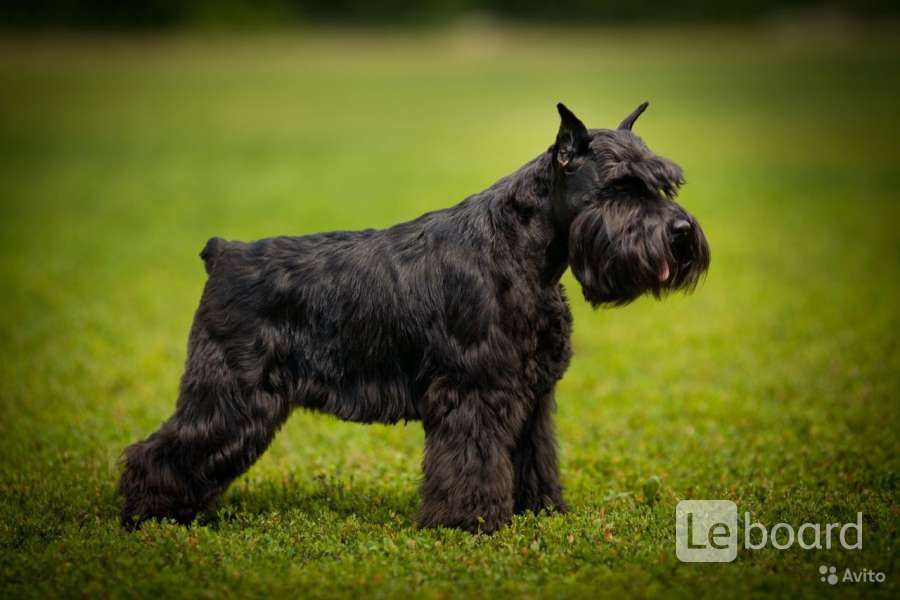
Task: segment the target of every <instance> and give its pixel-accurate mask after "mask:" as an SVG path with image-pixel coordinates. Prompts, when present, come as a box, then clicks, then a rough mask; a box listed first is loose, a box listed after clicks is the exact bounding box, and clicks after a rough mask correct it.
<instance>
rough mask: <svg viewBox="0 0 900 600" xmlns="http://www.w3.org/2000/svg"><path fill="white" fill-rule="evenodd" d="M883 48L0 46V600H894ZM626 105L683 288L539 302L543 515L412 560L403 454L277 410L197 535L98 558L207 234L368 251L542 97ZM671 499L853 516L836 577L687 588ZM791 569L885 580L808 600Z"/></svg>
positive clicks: (539, 121) (731, 33) (313, 39)
mask: <svg viewBox="0 0 900 600" xmlns="http://www.w3.org/2000/svg"><path fill="white" fill-rule="evenodd" d="M894 33H895V32H894V31H891V30H890V29H889V28H885V27H882V28H873V27H867V28H837V29H826V30H824V31H823V30H818V29H812V30H809V29H804V28H790V27H786V26H778V27H763V26H760V27H752V28H751V27H746V28H734V27H731V28H726V27H719V28H715V27H705V28H684V29H680V30H674V29H665V28H644V29H627V30H615V31H613V30H574V31H562V30H556V31H554V30H516V31H510V30H489V29H487V30H486V29H478V28H474V29H468V30H449V31H435V32H428V33H412V32H394V33H390V32H365V31H356V32H323V33H313V32H303V31H300V32H297V33H294V34H279V35H248V36H236V37H218V36H171V37H154V36H147V37H140V38H131V39H128V38H120V37H114V36H113V37H79V36H43V37H37V38H23V37H15V36H6V37H3V38H2V39H0V173H2V177H0V285H2V289H3V293H2V296H0V353H2V354H0V356H2V361H0V397H2V402H0V410H2V413H0V455H2V457H3V460H2V461H0V596H3V597H6V598H12V597H20V596H26V597H27V596H31V597H41V596H42V597H53V596H58V595H59V596H116V597H118V596H131V595H154V596H158V597H169V596H174V597H180V596H211V597H212V596H215V597H218V596H234V597H240V596H267V595H277V594H290V595H302V596H335V595H350V594H360V595H363V594H364V595H374V596H405V595H408V594H414V595H417V596H418V595H423V596H426V597H448V596H463V595H469V594H471V595H476V596H495V595H513V596H530V597H540V596H552V597H563V596H594V595H596V594H602V595H607V594H608V595H619V594H628V595H636V596H654V595H675V596H687V595H691V596H694V595H698V594H699V595H719V594H722V593H726V594H734V595H739V594H748V593H752V594H756V595H767V594H772V595H778V596H797V595H799V596H819V595H837V594H841V595H863V594H872V593H874V594H880V595H882V596H884V597H891V596H893V597H896V594H897V587H898V586H897V578H898V576H900V572H898V571H897V560H898V556H900V552H898V540H900V536H898V525H900V505H898V466H900V463H898V455H900V452H898V451H900V444H898V437H897V432H898V429H900V414H898V413H900V403H898V397H900V351H898V336H897V332H898V331H900V309H898V306H900V234H898V227H897V224H898V223H900V205H898V201H900V195H898V192H897V180H898V174H900V153H898V141H897V140H898V139H900V118H898V116H897V113H896V106H897V103H898V101H900V78H898V75H897V73H898V72H900V70H898V67H900V45H898V44H897V41H896V40H897V38H896V37H895V36H894V35H893V34H894ZM644 99H650V100H652V102H653V104H652V106H651V108H650V109H649V111H648V112H647V114H645V115H644V117H642V119H641V120H640V121H639V123H638V126H637V130H638V131H639V132H640V133H641V134H642V135H643V136H644V137H645V139H646V140H647V141H648V143H649V144H650V146H651V147H652V148H654V149H655V150H656V151H658V152H660V153H661V154H664V155H667V156H671V157H672V158H674V159H676V160H677V161H678V162H680V163H681V164H682V166H683V167H684V168H685V171H686V173H687V177H688V182H689V183H688V185H687V187H686V188H685V190H684V192H683V194H682V202H683V203H684V205H685V206H687V207H688V208H689V209H690V210H691V211H692V212H693V213H694V214H695V215H696V216H697V217H698V219H699V220H700V221H701V223H703V225H704V228H705V230H706V231H707V233H708V236H709V239H710V243H711V246H712V249H713V266H712V269H711V271H710V273H709V277H708V279H707V281H706V282H705V284H704V285H703V286H702V287H701V288H700V289H699V290H698V292H697V293H696V294H694V295H693V296H689V297H677V298H672V299H670V300H669V301H666V302H664V303H657V302H655V301H653V300H641V301H639V302H637V303H636V304H635V305H633V306H630V307H628V308H625V309H620V310H615V311H600V312H592V311H591V310H590V309H589V307H588V306H587V305H586V304H585V303H584V302H583V301H582V300H581V299H580V293H579V290H578V287H577V284H576V283H575V282H574V281H573V280H572V279H571V278H570V277H569V276H568V275H567V276H566V281H567V285H568V287H569V291H570V296H571V298H572V305H573V311H574V313H575V337H574V345H575V349H576V356H575V359H574V361H573V364H572V367H571V369H570V370H569V372H568V374H567V376H566V377H565V379H564V380H563V381H562V382H561V384H560V386H559V389H558V396H559V414H558V429H559V434H560V446H561V461H562V462H561V469H562V477H563V480H564V483H565V485H566V490H567V498H568V500H569V502H570V504H571V505H572V508H573V510H572V512H571V514H569V515H567V516H564V517H563V516H549V517H548V516H541V517H536V516H522V517H516V518H515V520H514V521H513V523H512V525H511V526H509V527H507V528H505V529H503V530H502V531H500V532H499V533H497V534H496V535H494V536H491V537H487V536H475V537H473V536H470V535H468V534H463V533H460V532H457V531H445V530H436V531H435V530H418V529H416V528H415V527H414V516H415V511H416V507H417V502H418V498H417V486H418V481H419V476H420V475H419V462H420V453H421V449H422V442H423V437H422V433H421V430H420V427H419V426H418V425H416V424H411V425H409V426H405V427H404V426H395V427H382V426H370V427H364V426H360V425H354V424H346V423H340V422H338V421H336V420H334V419H332V418H329V417H324V416H320V415H316V414H308V413H302V414H301V413H299V412H298V413H297V414H295V415H293V416H292V417H291V419H290V420H289V422H288V424H287V425H286V426H285V428H284V429H283V430H282V432H281V433H280V434H279V436H278V437H277V439H276V440H275V442H274V444H273V447H272V448H271V450H270V451H269V452H268V453H267V454H266V455H265V456H264V457H263V458H262V459H261V460H260V461H259V462H258V463H257V464H256V466H254V467H253V468H252V469H251V470H250V471H249V473H248V474H247V475H246V476H244V477H242V478H241V479H240V480H239V481H237V482H236V483H235V484H234V485H233V486H232V487H231V488H230V490H229V491H228V492H227V493H226V494H225V495H224V496H223V497H222V498H221V499H220V500H219V501H218V502H217V503H216V505H215V506H214V507H213V508H212V509H211V511H210V513H209V514H208V515H207V516H206V517H204V519H203V520H201V521H200V522H199V523H196V524H195V525H193V526H191V527H188V528H185V527H180V526H176V525H173V524H170V523H163V524H149V525H147V526H145V527H144V528H142V529H141V530H140V531H139V532H137V533H134V534H127V533H125V532H123V531H122V530H121V529H120V528H119V527H118V524H117V511H118V501H117V498H116V496H115V492H114V488H115V484H116V480H117V474H118V466H117V460H118V457H119V454H120V452H121V450H122V448H123V447H124V446H125V445H127V444H129V443H131V442H132V441H134V440H136V439H138V438H140V437H143V436H146V435H147V434H148V433H150V432H151V431H152V430H153V429H154V428H155V427H156V426H157V425H158V424H159V423H160V421H162V420H163V419H164V418H165V417H167V416H168V415H169V414H170V411H171V410H172V407H173V403H174V399H175V392H176V386H177V381H178V377H179V375H180V369H181V365H182V362H183V359H184V351H185V340H186V335H187V331H188V327H189V324H190V320H191V316H192V313H193V310H194V308H195V306H196V303H197V300H198V297H199V292H200V289H201V286H202V285H203V281H204V273H203V267H202V265H201V262H200V260H199V259H198V258H197V253H198V252H199V250H200V248H201V247H202V245H203V243H204V242H205V240H206V239H207V237H209V236H211V235H222V236H224V237H227V238H239V239H252V238H259V237H266V236H271V235H276V234H288V233H292V234H302V233H308V232H316V231H322V230H330V229H354V228H364V227H378V226H387V225H389V224H392V223H395V222H398V221H401V220H405V219H409V218H412V217H415V216H417V215H418V214H420V213H422V212H424V211H426V210H430V209H434V208H437V207H442V206H446V205H449V204H451V203H454V202H456V201H458V200H459V199H461V198H463V197H464V196H465V195H467V194H469V193H472V192H475V191H478V190H481V189H483V188H484V187H486V186H487V185H489V184H490V183H492V182H493V181H494V180H495V179H497V178H499V177H500V176H502V175H505V174H507V173H509V172H511V171H513V170H514V169H516V168H517V167H518V166H520V165H521V164H522V163H524V162H526V161H527V160H529V159H530V158H532V157H533V156H535V155H536V154H537V153H539V152H540V151H542V150H543V149H545V148H546V147H547V146H548V145H549V143H550V142H551V141H552V139H553V136H554V135H555V128H556V126H557V118H556V115H555V109H554V103H555V102H556V101H557V100H564V101H566V102H567V103H568V105H569V106H571V107H572V108H574V109H575V110H576V112H577V113H578V114H579V115H580V116H581V117H582V118H583V119H584V120H585V121H586V122H587V123H588V125H590V126H612V125H614V124H615V123H618V121H619V119H621V118H622V117H623V116H624V115H625V114H627V113H628V112H629V111H630V110H631V109H632V108H634V106H635V105H636V104H637V103H638V102H639V101H641V100H644ZM653 476H656V477H659V478H660V481H661V486H660V489H659V492H658V493H657V494H656V495H655V497H654V498H648V497H645V493H644V491H643V490H644V482H645V481H646V480H648V479H650V478H651V477H653ZM688 498H724V499H731V500H734V501H735V502H736V503H737V504H738V507H739V509H740V510H741V511H750V512H751V514H752V516H753V517H754V518H755V519H757V520H759V521H761V522H763V523H766V524H768V525H769V526H770V527H771V525H772V524H774V523H777V522H782V521H783V522H787V523H791V524H793V525H794V526H795V527H796V526H797V525H799V524H800V523H803V522H807V521H809V522H813V523H828V522H848V521H852V520H854V519H855V515H856V513H857V511H859V512H862V513H863V515H864V545H863V549H862V550H856V551H845V550H842V549H840V548H833V549H831V550H821V551H814V550H801V549H799V548H797V547H796V546H795V547H794V548H792V549H790V550H787V551H778V550H774V549H773V548H771V546H770V547H767V548H766V549H763V550H758V551H746V550H742V551H741V552H740V553H739V555H738V559H737V561H736V562H734V563H730V564H682V563H680V562H678V560H677V559H676V557H675V552H674V539H673V538H674V519H673V514H674V508H675V504H676V502H677V501H678V500H679V499H688ZM821 564H833V565H836V566H838V567H840V568H841V569H843V568H845V567H850V568H853V569H855V570H858V569H861V568H868V569H871V570H874V571H882V572H885V574H886V577H887V580H886V582H885V583H883V584H872V583H868V584H854V585H850V584H840V585H837V586H834V587H831V586H828V585H826V584H823V583H820V582H819V575H818V571H817V570H818V566H819V565H821Z"/></svg>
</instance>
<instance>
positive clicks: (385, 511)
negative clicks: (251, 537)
mask: <svg viewBox="0 0 900 600" xmlns="http://www.w3.org/2000/svg"><path fill="white" fill-rule="evenodd" d="M418 505H419V497H418V492H417V489H416V487H415V486H406V485H403V486H400V485H396V484H385V485H378V484H373V483H370V482H354V481H352V480H351V481H341V480H338V479H335V478H331V477H326V476H319V477H316V478H315V480H313V482H310V481H308V480H307V481H298V480H295V479H293V478H290V479H288V480H286V481H284V482H281V483H276V482H273V481H257V482H253V483H252V484H251V483H249V482H245V483H242V484H238V485H236V486H234V487H233V488H231V489H229V490H228V491H227V492H226V493H225V494H224V495H223V496H222V497H220V498H219V499H217V500H216V501H214V502H213V504H212V505H211V506H209V507H208V508H207V510H206V511H204V512H203V513H202V514H201V515H200V516H199V517H198V519H197V522H198V523H199V524H201V525H204V526H208V527H210V528H212V529H217V528H218V527H220V526H221V525H224V524H226V523H231V522H236V521H242V520H245V519H257V518H267V517H271V516H275V515H288V514H291V513H302V514H304V515H305V516H307V517H309V518H316V519H322V518H325V519H329V520H334V519H347V518H350V517H356V518H358V519H359V520H360V521H364V522H366V523H368V524H371V525H376V526H385V525H394V526H400V527H412V526H414V524H415V516H416V512H417V510H418Z"/></svg>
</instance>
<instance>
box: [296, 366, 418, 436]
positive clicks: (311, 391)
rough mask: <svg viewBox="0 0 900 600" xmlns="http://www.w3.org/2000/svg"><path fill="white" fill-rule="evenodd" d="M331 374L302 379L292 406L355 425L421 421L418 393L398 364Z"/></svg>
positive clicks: (320, 374) (319, 374)
mask: <svg viewBox="0 0 900 600" xmlns="http://www.w3.org/2000/svg"><path fill="white" fill-rule="evenodd" d="M354 371H356V372H354ZM329 375H330V376H329ZM333 375H334V374H333V373H329V374H325V373H321V372H320V373H318V374H315V375H312V376H309V377H304V378H301V379H300V381H299V382H298V385H297V387H296V389H297V393H296V396H295V398H294V404H295V405H298V406H301V407H303V408H307V409H311V410H315V411H318V412H323V413H327V414H331V415H334V416H336V417H338V418H339V419H342V420H344V421H353V422H356V423H388V424H390V423H396V422H398V421H417V420H420V419H421V406H420V402H419V399H420V397H421V394H419V393H417V391H416V390H415V389H414V387H415V386H414V385H412V384H411V378H410V377H409V376H408V375H407V374H406V373H404V372H403V371H402V370H401V369H399V368H398V366H397V365H390V366H387V365H370V366H369V368H366V369H359V370H358V371H357V370H355V369H354V370H349V372H348V371H345V372H344V374H343V375H342V376H340V377H334V376H333Z"/></svg>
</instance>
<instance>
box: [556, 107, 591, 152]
mask: <svg viewBox="0 0 900 600" xmlns="http://www.w3.org/2000/svg"><path fill="white" fill-rule="evenodd" d="M556 109H557V110H558V111H559V117H560V119H561V121H560V123H559V133H557V134H556V160H557V162H559V165H560V166H561V167H564V166H566V165H567V164H569V161H570V160H572V157H574V156H575V155H576V154H577V153H579V152H582V151H584V150H587V146H588V144H589V143H590V139H591V136H590V135H589V134H588V130H587V127H585V126H584V123H582V122H581V121H579V120H578V117H576V116H575V115H574V114H573V113H572V111H571V110H569V109H568V108H566V105H565V104H563V103H562V102H560V103H559V104H557V105H556Z"/></svg>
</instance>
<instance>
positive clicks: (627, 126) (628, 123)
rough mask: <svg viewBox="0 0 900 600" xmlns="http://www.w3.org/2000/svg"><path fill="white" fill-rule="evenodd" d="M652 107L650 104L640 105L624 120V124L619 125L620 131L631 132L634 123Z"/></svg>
mask: <svg viewBox="0 0 900 600" xmlns="http://www.w3.org/2000/svg"><path fill="white" fill-rule="evenodd" d="M648 106H650V103H649V102H641V103H640V104H638V107H637V108H636V109H634V110H633V111H632V112H631V114H630V115H628V116H627V117H625V118H624V119H622V122H621V123H619V129H627V130H628V131H631V128H632V127H633V126H634V122H635V121H637V118H638V117H639V116H641V114H643V112H644V111H645V110H647V107H648Z"/></svg>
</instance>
